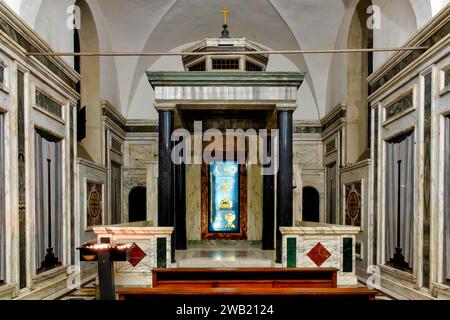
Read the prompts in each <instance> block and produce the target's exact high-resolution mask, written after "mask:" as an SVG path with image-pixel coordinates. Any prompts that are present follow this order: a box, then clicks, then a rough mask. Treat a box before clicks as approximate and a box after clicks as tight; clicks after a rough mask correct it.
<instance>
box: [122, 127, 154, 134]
mask: <svg viewBox="0 0 450 320" xmlns="http://www.w3.org/2000/svg"><path fill="white" fill-rule="evenodd" d="M125 132H127V133H151V132H155V133H156V132H158V126H125Z"/></svg>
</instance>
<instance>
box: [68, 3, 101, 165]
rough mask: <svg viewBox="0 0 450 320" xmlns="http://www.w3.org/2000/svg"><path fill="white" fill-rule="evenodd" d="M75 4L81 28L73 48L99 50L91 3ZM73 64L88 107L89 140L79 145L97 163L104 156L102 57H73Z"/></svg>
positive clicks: (81, 93) (87, 127)
mask: <svg viewBox="0 0 450 320" xmlns="http://www.w3.org/2000/svg"><path fill="white" fill-rule="evenodd" d="M75 5H76V6H78V7H79V8H80V13H81V25H80V26H81V28H80V29H79V30H74V41H79V43H75V44H74V49H75V50H78V51H79V52H98V51H99V39H98V33H97V26H96V24H95V20H94V17H93V14H92V12H91V10H90V8H89V5H88V4H87V2H86V1H85V0H77V1H76V2H75ZM74 65H75V66H76V67H77V68H79V72H80V74H81V81H80V83H79V92H80V95H81V100H80V107H84V106H85V107H86V139H84V140H83V141H82V142H81V143H80V144H81V146H82V147H83V148H84V149H85V150H86V152H87V153H88V154H89V156H90V158H92V159H93V160H94V161H95V162H96V163H98V164H100V163H101V161H102V159H101V148H99V147H98V146H99V145H101V136H102V132H101V127H100V124H101V121H100V117H101V114H100V112H101V110H100V96H101V88H100V58H99V57H80V58H79V59H78V58H77V59H75V60H74Z"/></svg>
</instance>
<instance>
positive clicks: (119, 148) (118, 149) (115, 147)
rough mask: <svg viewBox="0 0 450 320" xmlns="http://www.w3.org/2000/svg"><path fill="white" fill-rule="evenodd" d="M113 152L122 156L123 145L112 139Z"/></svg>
mask: <svg viewBox="0 0 450 320" xmlns="http://www.w3.org/2000/svg"><path fill="white" fill-rule="evenodd" d="M111 150H113V151H115V152H117V153H119V154H122V143H120V142H119V141H117V139H114V138H112V139H111Z"/></svg>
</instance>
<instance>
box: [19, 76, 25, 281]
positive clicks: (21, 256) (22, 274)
mask: <svg viewBox="0 0 450 320" xmlns="http://www.w3.org/2000/svg"><path fill="white" fill-rule="evenodd" d="M17 139H18V141H17V142H18V150H17V160H18V170H19V172H18V176H17V179H18V185H19V190H18V191H19V199H18V200H19V203H18V205H19V271H20V288H25V287H26V285H27V283H26V281H27V271H26V266H27V261H26V256H27V255H26V247H27V243H26V242H27V241H26V194H25V191H26V188H25V187H26V185H25V184H26V180H25V156H26V155H25V75H24V74H23V73H22V72H21V71H18V72H17Z"/></svg>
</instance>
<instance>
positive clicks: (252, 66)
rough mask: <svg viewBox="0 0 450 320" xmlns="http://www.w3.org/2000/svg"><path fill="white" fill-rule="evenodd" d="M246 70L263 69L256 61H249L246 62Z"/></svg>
mask: <svg viewBox="0 0 450 320" xmlns="http://www.w3.org/2000/svg"><path fill="white" fill-rule="evenodd" d="M245 70H246V71H262V67H261V66H259V65H257V64H256V63H252V62H250V61H247V62H246V64H245Z"/></svg>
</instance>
